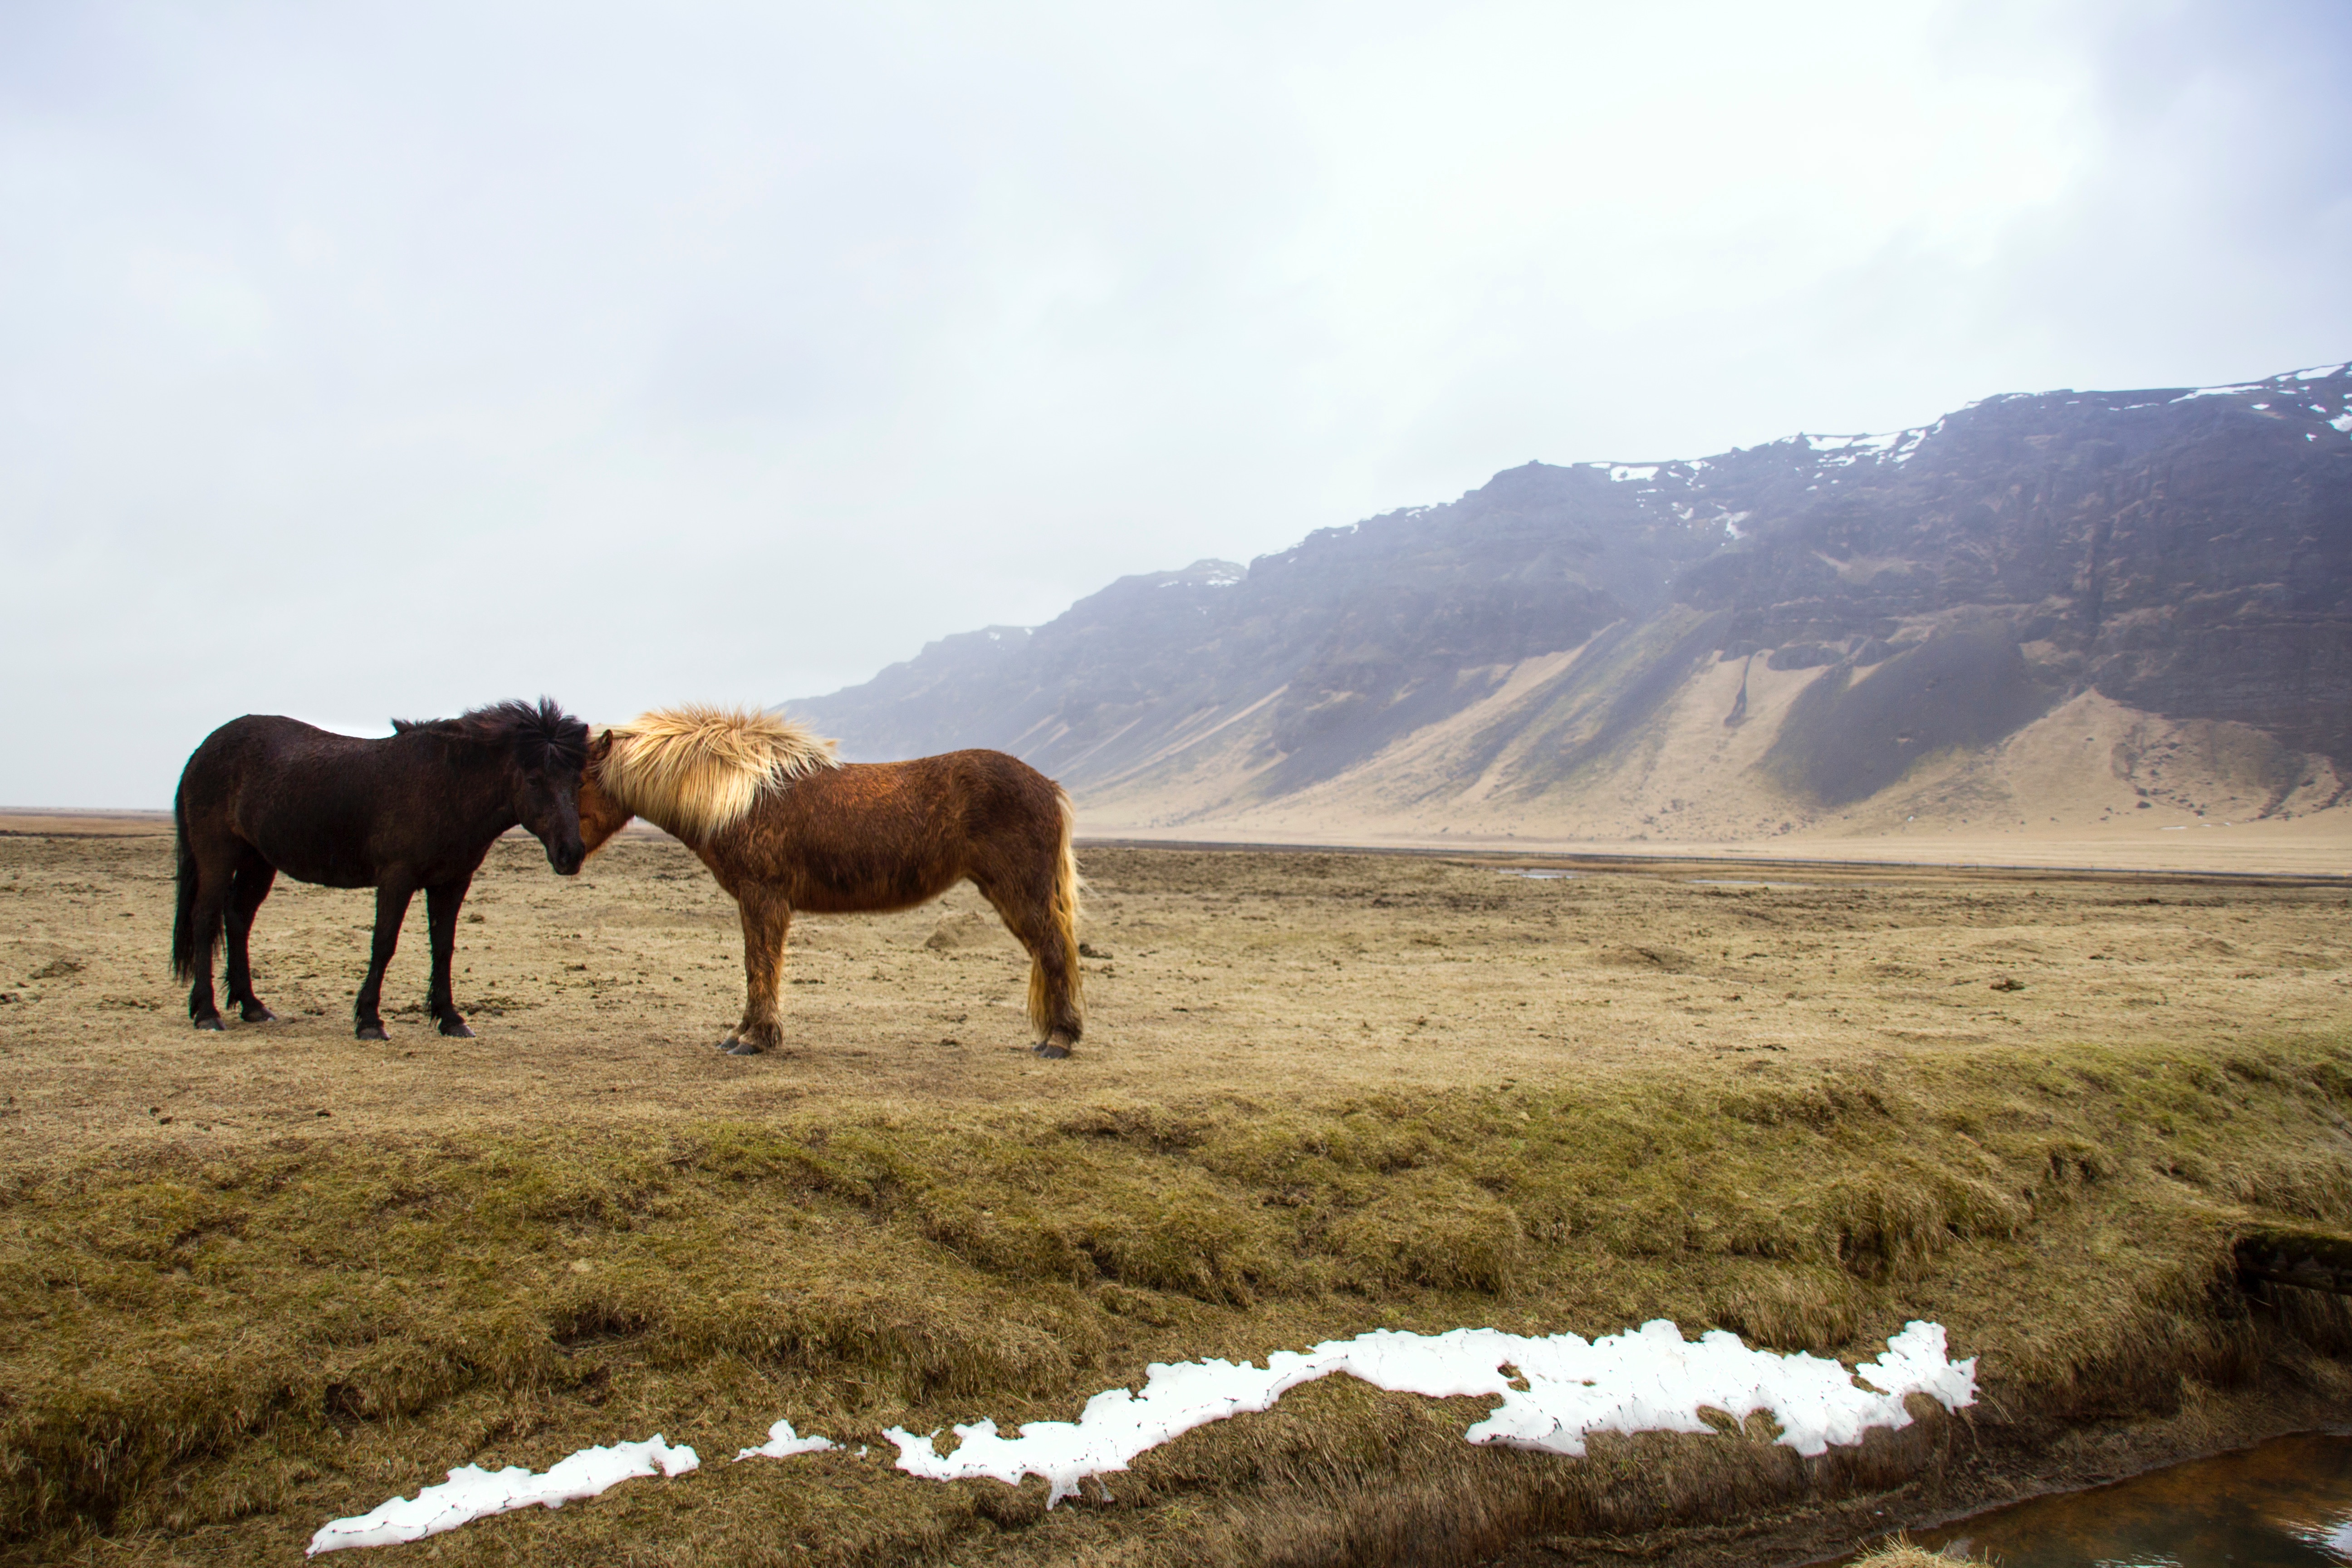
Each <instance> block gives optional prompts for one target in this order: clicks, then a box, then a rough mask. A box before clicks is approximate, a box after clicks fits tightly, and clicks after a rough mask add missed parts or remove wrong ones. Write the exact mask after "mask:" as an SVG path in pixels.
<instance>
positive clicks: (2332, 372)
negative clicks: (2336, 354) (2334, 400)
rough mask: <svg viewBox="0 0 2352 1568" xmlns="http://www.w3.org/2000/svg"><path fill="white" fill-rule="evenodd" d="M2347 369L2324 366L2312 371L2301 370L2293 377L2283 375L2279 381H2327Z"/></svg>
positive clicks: (2335, 365) (2333, 365) (2336, 366)
mask: <svg viewBox="0 0 2352 1568" xmlns="http://www.w3.org/2000/svg"><path fill="white" fill-rule="evenodd" d="M2345 369H2346V367H2345V366H2344V365H2340V364H2323V365H2319V366H2316V367H2315V368H2314V369H2311V370H2299V371H2296V372H2295V373H2294V374H2293V375H2291V376H2288V375H2283V376H2281V377H2279V379H2280V380H2281V381H2326V380H2327V379H2328V378H2329V377H2330V376H2337V375H2342V374H2344V372H2345Z"/></svg>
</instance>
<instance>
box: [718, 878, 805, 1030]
mask: <svg viewBox="0 0 2352 1568" xmlns="http://www.w3.org/2000/svg"><path fill="white" fill-rule="evenodd" d="M735 907H736V910H737V911H738V912H739V913H740V914H741V915H742V917H743V1021H742V1022H741V1023H740V1024H738V1025H736V1026H734V1027H733V1028H732V1029H730V1030H729V1031H728V1032H727V1037H726V1038H725V1039H723V1040H721V1041H719V1049H720V1050H722V1051H725V1052H726V1053H727V1054H728V1055H729V1056H730V1057H751V1056H757V1055H759V1054H760V1053H761V1051H768V1050H773V1049H775V1048H776V1047H778V1046H781V1045H782V1044H783V1043H784V1026H783V1025H782V1023H781V1022H779V1021H778V1019H777V1017H776V993H777V991H778V990H779V989H780V988H781V987H782V984H783V977H784V936H785V933H786V932H787V931H790V930H791V929H792V924H793V906H792V905H791V904H789V903H787V902H786V901H785V900H784V896H783V895H782V893H779V892H777V891H776V890H775V889H772V888H767V887H762V886H761V885H760V884H759V883H757V882H745V883H743V884H741V886H740V889H739V890H738V891H737V893H736V895H735Z"/></svg>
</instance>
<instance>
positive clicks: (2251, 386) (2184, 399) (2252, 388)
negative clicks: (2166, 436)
mask: <svg viewBox="0 0 2352 1568" xmlns="http://www.w3.org/2000/svg"><path fill="white" fill-rule="evenodd" d="M2265 385H2266V383H2263V382H2259V381H2249V382H2245V383H2242V384H2240V385H2237V386H2200V387H2199V388H2198V389H2197V390H2196V391H2194V392H2184V393H2182V394H2181V395H2179V396H2178V397H2176V398H2174V399H2173V400H2172V401H2173V402H2175V403H2189V402H2192V401H2194V400H2195V399H2197V398H2200V397H2236V396H2239V395H2242V394H2244V393H2249V392H2260V391H2262V390H2263V387H2264V386H2265Z"/></svg>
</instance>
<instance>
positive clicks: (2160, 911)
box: [0, 833, 2352, 1161]
mask: <svg viewBox="0 0 2352 1568" xmlns="http://www.w3.org/2000/svg"><path fill="white" fill-rule="evenodd" d="M1083 863H1084V868H1085V871H1086V874H1087V879H1088V880H1089V883H1090V885H1091V889H1092V890H1091V896H1090V898H1089V901H1088V905H1087V927H1086V930H1087V942H1088V945H1089V946H1091V947H1093V948H1095V949H1096V950H1097V951H1098V952H1105V953H1107V954H1108V957H1105V958H1102V959H1099V960H1094V959H1090V960H1087V962H1086V964H1085V967H1086V970H1087V977H1086V984H1087V1007H1088V1025H1087V1037H1086V1040H1085V1042H1084V1045H1083V1046H1082V1047H1081V1049H1080V1051H1079V1053H1078V1055H1077V1056H1076V1057H1075V1058H1073V1059H1072V1060H1070V1061H1068V1062H1066V1063H1058V1062H1043V1061H1039V1060H1037V1059H1035V1058H1033V1057H1031V1056H1030V1055H1029V1054H1028V1052H1027V1051H1026V1050H1025V1049H1024V1047H1025V1045H1026V1043H1027V1040H1028V1035H1027V1031H1026V1026H1025V1024H1024V1020H1023V1015H1022V1011H1021V1005H1022V996H1023V987H1024V977H1025V975H1026V973H1027V970H1026V963H1027V961H1026V958H1025V956H1024V954H1023V953H1022V952H1021V951H1020V950H1019V948H1018V947H1017V946H1016V945H1015V944H1014V943H1013V941H1012V939H1011V938H1010V937H1009V936H1007V935H1005V934H1004V932H1003V929H1002V927H1001V926H999V925H997V924H996V923H995V922H994V920H993V917H992V915H990V916H988V917H987V919H986V920H985V921H956V920H955V919H954V917H955V915H956V914H958V913H959V912H964V911H982V912H983V913H984V912H985V910H986V906H985V904H984V903H982V900H980V899H979V897H978V895H977V894H976V893H975V892H974V891H973V890H972V889H971V888H970V887H969V886H968V885H967V886H965V887H962V888H961V889H958V890H956V891H955V892H953V893H950V894H949V895H948V896H947V897H946V898H945V899H943V900H940V902H938V903H936V904H933V905H929V906H926V907H924V908H922V909H919V910H912V911H909V912H907V913H903V914H898V915H887V916H870V917H832V918H824V917H811V918H805V919H803V920H802V921H798V922H796V923H795V925H794V927H793V935H792V942H791V953H792V961H791V969H790V980H789V983H788V984H787V988H786V1005H785V1019H786V1028H787V1038H788V1045H787V1047H786V1049H785V1050H784V1051H783V1052H782V1053H778V1054H772V1055H769V1056H766V1057H761V1058H728V1057H725V1056H722V1055H721V1054H719V1052H717V1051H715V1050H713V1049H712V1048H711V1045H712V1043H713V1042H715V1041H717V1040H718V1039H719V1037H720V1035H721V1034H723V1033H724V1032H725V1030H726V1028H727V1026H729V1025H730V1024H731V1023H732V1022H733V1021H734V1018H735V1016H736V1014H737V1011H738V1009H739V1007H740V1001H741V995H742V971H741V967H740V953H741V943H740V935H739V932H738V930H737V926H736V923H735V917H734V906H733V904H732V903H731V901H730V900H728V898H727V897H726V895H725V894H724V893H722V892H721V891H720V890H719V889H718V887H717V886H716V885H715V884H714V883H712V881H711V880H710V879H709V876H708V875H707V874H706V873H705V872H704V871H703V869H702V868H701V867H700V866H699V864H698V863H697V862H696V861H695V860H694V859H693V858H691V857H690V856H689V855H688V854H687V852H686V851H685V850H684V849H683V848H682V847H680V846H678V845H677V844H676V843H675V842H674V841H671V840H669V839H667V838H663V837H653V836H651V835H644V834H635V833H633V834H631V835H629V836H627V837H625V838H624V839H622V840H620V841H618V842H616V843H615V844H614V845H613V846H612V847H610V848H608V849H607V850H606V851H605V852H604V854H602V855H600V856H598V857H597V858H595V859H594V860H593V861H592V862H591V863H590V864H589V867H588V868H587V869H586V871H585V872H584V873H583V875H582V876H581V877H580V878H579V879H577V880H575V881H567V880H564V879H560V878H557V877H555V876H554V875H552V874H551V872H550V871H549V869H548V868H547V863H546V859H545V858H544V856H543V855H542V854H541V851H540V848H539V847H538V846H537V845H536V844H535V843H533V842H531V841H530V840H528V839H524V838H520V837H510V838H509V839H508V840H506V841H503V842H501V843H500V844H499V846H498V847H497V848H496V850H494V852H493V853H492V855H491V857H490V859H489V861H488V864H487V865H486V866H485V867H484V868H483V874H482V876H481V878H480V879H478V881H477V882H476V884H475V887H474V892H473V895H472V897H471V898H470V899H469V900H468V901H467V906H466V908H467V913H466V916H465V920H464V923H463V924H462V926H461V934H460V942H459V947H458V952H457V1002H458V1005H459V1006H460V1007H461V1008H463V1009H465V1010H466V1011H467V1014H468V1016H469V1018H470V1020H471V1022H472V1024H473V1026H474V1028H475V1029H476V1031H477V1032H478V1038H477V1039H473V1040H447V1039H443V1038H442V1037H439V1036H438V1035H436V1033H435V1032H434V1031H433V1029H432V1028H431V1026H430V1025H429V1024H428V1023H427V1022H426V1020H425V1017H424V1015H423V1013H422V1010H421V1003H422V1000H423V996H424V991H425V964H426V959H425V931H424V908H423V900H418V901H417V903H416V905H415V908H413V909H412V910H410V918H409V927H408V929H407V930H406V931H404V934H403V942H402V946H401V950H400V954H399V956H398V958H397V959H395V961H394V965H393V968H392V972H391V974H390V976H389V978H388V980H387V982H386V985H385V993H384V994H385V1000H386V1004H387V1006H386V1010H385V1016H386V1019H387V1022H388V1023H389V1025H390V1026H391V1029H392V1033H393V1038H392V1040H391V1041H390V1042H389V1043H388V1044H368V1043H362V1042H360V1041H358V1040H355V1039H353V1038H352V1022H351V1004H352V993H353V992H354V991H355V990H356V989H357V987H358V984H359V981H360V978H361V976H362V973H363V971H364V968H365V964H366V957H367V941H368V938H367V932H368V930H369V924H370V921H371V920H372V918H373V904H372V901H371V900H372V895H370V894H368V893H366V892H351V891H338V890H334V889H320V888H313V887H308V886H305V885H303V884H300V883H296V882H291V881H287V880H283V879H281V880H280V881H279V883H278V887H277V889H276V890H275V891H274V892H273V893H272V894H271V896H270V899H269V901H268V903H267V904H266V905H264V906H263V908H262V911H261V914H260V917H259V919H258V921H257V922H256V926H255V934H254V971H255V976H256V984H257V989H258V990H259V991H260V993H261V994H262V996H263V998H264V999H265V1000H266V1001H268V1003H269V1004H270V1005H271V1006H272V1007H273V1008H274V1009H275V1010H276V1011H277V1012H278V1015H279V1016H280V1020H281V1021H280V1022H278V1023H276V1024H268V1025H241V1024H237V1023H236V1022H234V1021H233V1020H232V1022H231V1023H230V1025H229V1028H228V1031H227V1033H226V1034H225V1035H202V1034H198V1033H196V1032H195V1031H194V1030H193V1029H191V1028H190V1027H189V1026H188V1023H187V1020H186V1016H185V1006H184V991H183V989H182V988H181V987H179V986H177V985H175V984H173V981H172V979H171V977H170V973H169V963H168V959H169V937H170V925H171V898H172V881H171V876H172V861H171V844H170V840H169V839H167V838H163V837H88V838H68V837H9V838H0V996H5V1001H0V1074H5V1080H0V1081H5V1089H0V1095H5V1103H0V1151H5V1154H0V1159H5V1160H8V1161H21V1160H26V1159H35V1160H39V1159H48V1158H53V1157H61V1156H62V1157H72V1156H76V1155H79V1154H86V1153H88V1152H92V1151H93V1150H95V1149H98V1148H101V1147H105V1146H108V1145H111V1144H114V1143H117V1142H128V1143H151V1142H156V1141H185V1140H209V1141H213V1142H220V1143H226V1142H235V1141H239V1140H255V1139H267V1138H269V1137H273V1136H277V1135H278V1134H279V1133H280V1132H282V1131H284V1130H285V1129H286V1128H287V1127H289V1125H294V1124H299V1123H307V1122H315V1121H318V1120H320V1119H321V1117H322V1114H323V1116H324V1117H325V1118H329V1119H333V1120H334V1121H335V1122H336V1130H337V1131H344V1132H362V1131H378V1130H390V1129H395V1128H397V1129H407V1130H416V1131H422V1130H428V1129H436V1128H443V1127H448V1126H456V1125H462V1126H464V1127H467V1128H476V1129H478V1128H480V1127H483V1126H484V1125H486V1124H488V1125H498V1124H502V1123H508V1122H512V1123H517V1124H523V1123H539V1122H546V1121H554V1120H562V1121H583V1120H585V1121H598V1122H611V1121H626V1120H632V1119H639V1118H646V1119H660V1118H665V1117H671V1116H676V1115H678V1114H681V1113H688V1114H693V1115H697V1116H709V1115H732V1114H741V1113H758V1112H760V1111H762V1110H772V1109H774V1108H776V1107H777V1106H779V1105H782V1104H787V1103H791V1102H793V1101H796V1100H803V1099H807V1098H818V1099H823V1100H860V1099H865V1098H868V1097H872V1098H876V1099H883V1100H891V1101H895V1102H901V1103H903V1102H904V1101H905V1100H908V1099H909V1098H914V1099H923V1100H932V1101H935V1102H938V1103H940V1104H942V1105H946V1104H952V1103H956V1102H992V1103H1002V1102H1008V1101H1044V1102H1051V1101H1054V1100H1059V1099H1061V1098H1064V1097H1066V1096H1069V1095H1072V1094H1080V1095H1084V1096H1086V1097H1087V1098H1089V1099H1092V1098H1098V1097H1100V1096H1102V1095H1104V1094H1106V1093H1113V1094H1123V1095H1130V1096H1133V1097H1135V1098H1137V1099H1139V1100H1170V1099H1182V1098H1191V1097H1197V1096H1199V1095H1202V1094H1204V1093H1216V1092H1220V1091H1244V1092H1247V1093H1250V1094H1253V1095H1264V1094H1287V1093H1295V1094H1298V1095H1302V1096H1313V1097H1325V1096H1329V1095H1332V1094H1337V1093H1345V1092H1348V1091H1350V1090H1362V1089H1381V1088H1402V1087H1406V1086H1413V1087H1453V1086H1462V1085H1472V1084H1481V1085H1494V1084H1498V1083H1508V1082H1510V1081H1513V1080H1517V1079H1528V1080H1535V1079H1552V1078H1555V1077H1558V1076H1559V1075H1563V1074H1586V1073H1593V1072H1601V1071H1606V1070H1610V1069H1612V1068H1622V1067H1632V1066H1639V1065H1643V1064H1654V1063H1659V1062H1662V1061H1674V1062H1677V1063H1711V1064H1715V1065H1717V1066H1718V1067H1719V1068H1721V1070H1723V1071H1726V1072H1739V1071H1753V1070H1757V1069H1758V1068H1763V1067H1765V1066H1768V1065H1769V1064H1775V1063H1786V1064H1791V1065H1800V1064H1802V1065H1815V1066H1818V1065H1823V1064H1835V1063H1840V1062H1847V1061H1853V1060H1856V1059H1870V1060H1877V1061H1886V1060H1895V1059H1900V1058H1903V1057H1905V1056H1906V1055H1908V1054H1912V1053H1920V1052H1934V1051H1936V1050H1937V1049H1939V1048H1941V1047H1948V1046H1955V1045H1969V1044H1982V1043H1987V1042H1992V1043H2000V1042H2029V1041H2047V1040H2051V1039H2053V1038H2054V1039H2066V1040H2076V1041H2113V1042H2127V1041H2130V1040H2133V1039H2135V1038H2138V1037H2145V1036H2147V1034H2149V1033H2150V1032H2151V1031H2154V1032H2160V1033H2161V1034H2163V1035H2164V1036H2165V1037H2167V1038H2168V1039H2169V1040H2171V1041H2174V1042H2176V1043H2185V1042H2193V1041H2197V1040H2200V1039H2204V1040H2226V1039H2229V1038H2231V1037H2233V1036H2235V1035H2237V1034H2239V1033H2241V1032H2242V1031H2244V1030H2245V1029H2246V1028H2247V1027H2248V1026H2249V1024H2250V1022H2252V1021H2254V1020H2260V1022H2261V1024H2262V1026H2263V1027H2265V1028H2268V1029H2273V1030H2294V1029H2296V1028H2315V1027H2320V1026H2328V1025H2332V1024H2333V1023H2335V1022H2336V1021H2338V1020H2340V1019H2341V1018H2343V1017H2344V1016H2345V1015H2346V1013H2347V1005H2352V971H2347V967H2346V965H2347V959H2352V921H2347V910H2352V888H2347V887H2345V886H2343V885H2340V884H2333V883H2329V882H2325V881H2306V882H2295V881H2292V880H2278V881H2256V880H2245V879H2229V880H2217V879H2193V878H2168V877H2163V876H2154V875H2142V876H2133V877H2110V878H2099V877H2085V876H2079V875H2059V874H2047V875H2035V874H1992V873H1976V874H1969V873H1948V872H1947V873H1938V872H1934V871H1928V870H1919V869H1905V870H1885V871H1874V870H1867V869H1863V868H1846V869H1842V870H1834V871H1832V870H1829V869H1824V868H1808V869H1804V870H1802V871H1800V872H1790V871H1777V872H1776V871H1771V870H1769V868H1768V869H1766V870H1759V869H1758V868H1753V867H1740V868H1732V869H1726V868H1723V867H1720V866H1712V865H1707V864H1704V863H1697V862H1692V863H1684V864H1677V863H1675V862H1671V861H1648V862H1640V861H1621V862H1617V863H1614V864H1609V865H1605V866H1601V867H1595V866H1594V865H1592V864H1591V863H1589V862H1579V863H1576V866H1577V868H1575V869H1572V870H1571V869H1567V866H1568V865H1569V864H1570V863H1568V862H1562V861H1555V862H1551V863H1549V864H1548V865H1547V864H1541V863H1537V862H1534V861H1528V860H1513V861H1502V860H1491V861H1485V862H1482V861H1479V860H1476V859H1441V858H1431V857H1423V856H1404V855H1350V854H1340V853H1292V854H1284V853H1271V852H1256V851H1188V850H1177V849H1156V848H1134V847H1100V846H1097V847H1089V848H1087V850H1086V852H1085V854H1084V856H1083ZM943 923H944V924H945V925H946V926H947V928H948V938H949V939H953V938H956V937H959V936H961V938H962V939H963V940H965V941H968V942H972V945H970V946H951V947H941V948H934V947H931V946H928V945H927V942H929V940H930V939H931V938H932V937H933V935H934V933H935V932H938V931H940V930H941V928H942V925H943ZM973 931H977V933H978V934H977V936H976V938H975V937H974V936H973V935H972V934H971V933H972V932H973ZM943 940H945V939H943Z"/></svg>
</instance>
